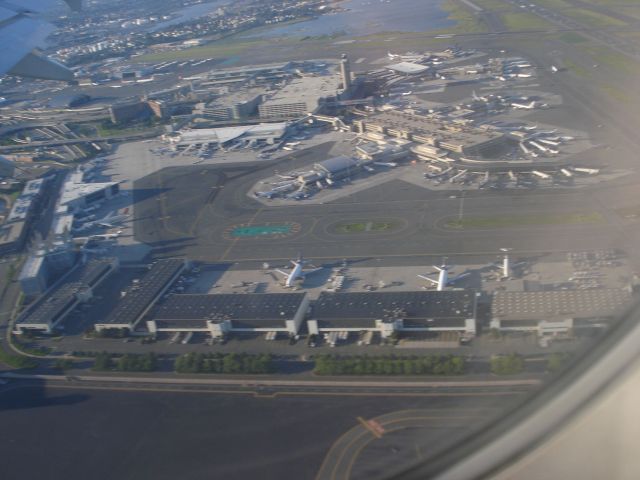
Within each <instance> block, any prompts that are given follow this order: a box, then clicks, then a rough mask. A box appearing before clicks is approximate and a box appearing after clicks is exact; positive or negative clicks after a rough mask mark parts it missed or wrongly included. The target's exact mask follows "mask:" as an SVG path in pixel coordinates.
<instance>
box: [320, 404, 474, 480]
mask: <svg viewBox="0 0 640 480" xmlns="http://www.w3.org/2000/svg"><path fill="white" fill-rule="evenodd" d="M430 410H433V411H434V412H435V411H441V410H438V409H430ZM410 412H416V413H419V412H420V410H411V409H409V410H398V411H395V412H391V413H386V414H384V415H381V416H378V417H375V418H374V420H376V421H378V422H380V423H381V424H382V425H390V424H392V423H397V422H398V421H403V420H415V419H421V420H425V419H429V420H434V419H436V420H452V419H456V420H462V419H469V418H482V417H483V416H485V412H484V411H482V412H478V414H476V415H457V416H445V417H442V416H424V415H422V416H414V417H405V418H400V419H393V418H392V419H390V420H389V421H386V422H385V421H383V419H384V418H386V417H390V416H397V415H400V414H403V413H410ZM360 418H361V417H358V420H359V421H360ZM361 426H364V425H356V426H355V427H352V428H350V429H349V430H347V431H345V432H344V433H343V434H342V435H340V436H339V437H338V439H337V440H336V441H335V442H333V444H332V445H331V447H330V448H329V451H328V452H327V455H326V456H325V457H324V460H323V461H322V464H321V465H320V468H319V469H318V473H317V474H316V477H315V480H321V479H322V477H321V476H320V475H321V474H322V473H323V470H325V469H326V468H327V462H329V459H330V457H331V455H332V452H334V451H335V450H336V449H337V448H338V446H339V444H340V442H342V441H343V440H344V439H345V438H346V437H347V436H348V435H350V434H352V433H354V432H355V431H356V430H357V429H359V428H360V427H361ZM364 428H365V429H366V428H367V427H366V426H364ZM402 428H407V427H404V426H403V427H398V428H392V429H385V430H386V432H387V433H391V432H394V431H396V430H400V429H402ZM367 432H369V430H368V429H366V430H365V432H362V433H360V435H358V436H357V437H356V438H354V439H353V440H351V441H350V442H349V443H348V444H347V445H346V446H345V447H344V449H343V450H342V454H341V455H340V457H339V458H338V461H337V462H336V463H335V464H334V466H333V468H332V469H331V474H330V475H329V478H331V479H335V478H336V468H337V467H338V465H339V464H340V462H341V461H342V458H343V457H344V455H345V454H346V451H347V450H348V448H349V447H350V446H351V445H352V444H353V443H355V442H356V441H357V440H360V439H361V438H362V436H363V435H365V434H366V433H367ZM373 440H374V437H371V438H370V439H369V440H368V441H367V443H366V444H365V445H367V444H368V443H370V442H371V441H373ZM363 447H364V446H363ZM363 447H361V449H362V448H363ZM361 449H360V450H361ZM357 453H358V454H359V451H358V452H357ZM346 478H348V476H347V477H346Z"/></svg>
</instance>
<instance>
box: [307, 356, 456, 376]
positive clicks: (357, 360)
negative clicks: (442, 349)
mask: <svg viewBox="0 0 640 480" xmlns="http://www.w3.org/2000/svg"><path fill="white" fill-rule="evenodd" d="M313 371H314V373H316V374H317V375H462V374H463V373H464V371H465V360H464V357H462V356H460V355H427V356H422V357H416V356H411V357H395V356H381V357H369V356H367V355H360V356H350V357H339V356H337V355H319V356H317V357H316V358H315V368H314V370H313Z"/></svg>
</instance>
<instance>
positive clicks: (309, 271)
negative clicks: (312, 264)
mask: <svg viewBox="0 0 640 480" xmlns="http://www.w3.org/2000/svg"><path fill="white" fill-rule="evenodd" d="M320 270H322V267H318V268H314V269H312V270H304V271H302V272H300V276H302V277H305V276H307V275H309V274H311V273H316V272H319V271H320Z"/></svg>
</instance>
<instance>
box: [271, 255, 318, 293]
mask: <svg viewBox="0 0 640 480" xmlns="http://www.w3.org/2000/svg"><path fill="white" fill-rule="evenodd" d="M307 263H308V260H305V259H304V258H302V254H300V255H299V256H298V259H297V260H291V264H292V265H293V268H292V269H291V271H290V272H285V271H284V270H279V269H276V272H278V273H280V274H282V275H284V277H285V281H284V286H285V287H294V286H295V283H296V281H297V280H298V279H302V280H304V278H305V276H307V275H309V274H311V273H315V272H318V271H320V270H322V267H320V268H314V269H312V270H307V271H304V270H303V269H304V266H305V265H306V264H307Z"/></svg>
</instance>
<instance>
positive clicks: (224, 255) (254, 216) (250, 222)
mask: <svg viewBox="0 0 640 480" xmlns="http://www.w3.org/2000/svg"><path fill="white" fill-rule="evenodd" d="M263 210H264V208H263V207H260V208H259V209H258V210H256V213H254V214H253V217H251V220H249V221H248V222H247V225H251V224H252V223H253V222H254V221H255V220H256V218H258V215H260V214H261V213H262V211H263ZM238 240H240V239H239V238H237V237H236V238H235V240H233V242H231V245H229V248H227V249H226V250H225V251H224V253H223V254H222V257H220V260H221V261H224V260H225V259H226V257H227V255H229V253H230V252H231V250H232V249H233V247H235V246H236V243H238Z"/></svg>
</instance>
